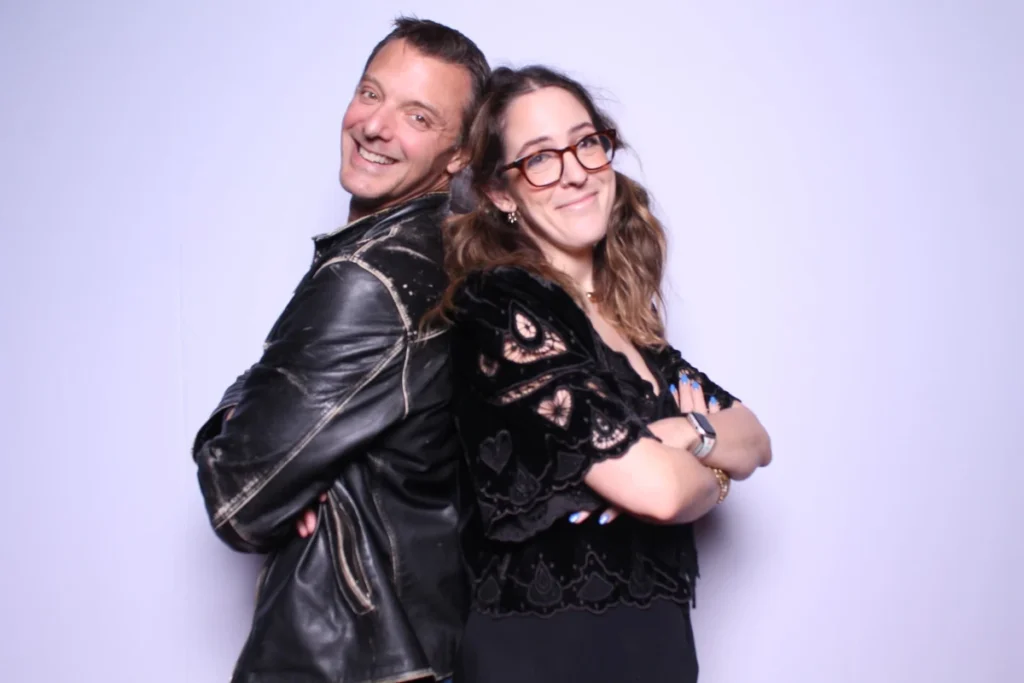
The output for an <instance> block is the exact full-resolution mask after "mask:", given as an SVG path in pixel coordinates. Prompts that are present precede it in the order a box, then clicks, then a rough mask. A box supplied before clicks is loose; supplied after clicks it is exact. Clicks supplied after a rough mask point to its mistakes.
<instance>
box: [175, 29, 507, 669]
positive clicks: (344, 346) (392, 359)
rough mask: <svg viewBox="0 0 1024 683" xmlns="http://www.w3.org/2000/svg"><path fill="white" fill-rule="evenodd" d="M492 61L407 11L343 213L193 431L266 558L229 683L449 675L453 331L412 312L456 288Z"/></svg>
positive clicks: (393, 36)
mask: <svg viewBox="0 0 1024 683" xmlns="http://www.w3.org/2000/svg"><path fill="white" fill-rule="evenodd" d="M488 74H489V68H488V66H487V61H486V59H485V58H484V55H483V54H482V53H481V51H480V50H479V49H478V48H477V46H476V45H475V44H474V43H473V42H472V41H470V40H469V39H468V38H466V37H465V36H463V35H462V34H460V33H458V32H457V31H455V30H453V29H451V28H448V27H446V26H443V25H441V24H437V23H434V22H430V21H420V20H412V19H399V20H398V21H397V22H396V24H395V29H394V30H393V31H392V32H391V33H390V34H389V35H388V36H387V37H386V38H385V39H384V40H383V41H381V42H380V43H379V44H378V45H377V46H376V47H375V48H374V50H373V52H372V53H371V55H370V58H369V59H368V60H367V63H366V66H365V68H364V73H363V75H362V78H361V79H360V81H359V85H358V87H357V88H356V92H355V94H354V95H353V98H352V101H351V102H350V104H349V106H348V109H347V110H346V112H345V116H344V120H343V122H342V131H341V154H342V162H341V172H340V180H341V185H342V187H344V188H345V190H347V191H348V192H349V193H350V194H351V196H352V199H351V204H350V213H349V221H350V222H349V224H348V225H347V226H345V227H344V228H343V229H341V230H338V231H336V232H334V233H331V234H327V235H322V236H319V237H317V238H315V240H314V245H315V253H314V258H313V263H312V266H311V267H310V269H309V271H308V272H307V273H306V275H305V277H304V278H303V279H302V280H301V282H300V283H299V285H298V287H297V289H296V291H295V293H294V296H293V298H292V299H291V301H290V302H289V303H288V305H287V307H286V308H285V310H284V312H283V313H282V314H281V316H280V317H279V318H278V320H277V322H276V323H275V325H274V326H273V328H272V329H271V331H270V334H269V336H268V338H267V341H266V343H265V346H264V352H263V355H262V357H261V358H260V360H259V361H258V362H257V363H256V364H255V365H253V366H252V367H251V368H250V369H249V370H248V371H247V372H246V373H245V374H243V375H242V376H241V377H240V378H239V379H238V380H237V381H236V382H235V383H234V384H233V385H232V386H231V387H230V388H229V389H228V390H227V392H226V393H225V395H224V398H223V399H222V400H221V402H220V405H218V406H217V408H216V410H215V411H214V413H213V415H212V416H211V417H210V419H209V421H208V422H207V423H206V424H205V425H204V426H203V427H202V428H201V429H200V430H199V433H198V435H197V437H196V442H195V446H194V449H193V456H194V458H195V461H196V464H197V465H198V469H199V484H200V488H201V489H202V492H203V497H204V500H205V504H206V509H207V512H208V514H209V516H210V519H211V523H212V525H213V527H214V529H215V530H216V532H217V534H218V536H219V537H220V538H221V539H223V540H224V541H225V542H226V543H227V544H228V545H230V546H231V547H232V548H235V549H236V550H239V551H243V552H255V553H268V557H267V560H266V563H265V565H264V568H263V572H262V573H261V576H260V579H259V585H258V589H257V591H258V592H257V604H256V613H255V616H254V619H253V624H252V629H251V632H250V635H249V638H248V640H247V642H246V644H245V646H244V648H243V650H242V652H241V655H240V656H239V659H238V663H237V665H236V667H235V672H234V676H233V678H232V680H233V681H234V682H236V683H242V682H245V683H256V682H268V683H269V682H270V681H273V682H275V683H277V682H279V681H285V680H287V681H295V682H298V681H303V682H307V681H331V682H332V683H337V682H339V681H352V682H353V683H355V682H357V681H358V682H359V683H364V682H371V681H413V680H440V679H444V678H446V677H447V676H449V675H450V673H451V670H452V665H453V660H454V656H455V652H456V649H457V646H458V639H459V637H460V635H461V630H462V625H463V620H464V618H465V611H466V609H467V606H468V595H467V594H466V591H467V588H466V581H465V577H464V574H463V567H462V562H461V555H460V552H459V548H458V537H457V533H458V514H457V512H458V511H457V509H456V483H455V472H456V468H457V462H458V459H459V458H460V457H461V450H460V447H459V445H458V441H457V437H456V433H455V430H454V426H453V422H452V417H451V415H450V413H449V407H448V403H449V398H450V385H449V379H448V372H449V368H448V358H447V352H448V347H447V339H446V336H445V335H444V334H436V333H434V334H429V335H423V334H421V333H420V332H419V331H418V322H419V319H420V318H421V316H422V315H423V314H424V313H425V312H426V311H427V310H428V309H429V308H430V307H431V306H432V305H433V304H434V303H435V301H436V298H437V297H438V296H439V295H440V294H441V292H442V291H443V290H444V286H445V284H446V281H445V277H444V274H443V270H442V268H441V261H442V248H441V234H440V227H441V222H442V220H443V219H444V217H445V214H446V212H447V211H448V205H449V199H448V197H449V195H448V186H449V183H450V180H451V178H452V176H453V175H455V174H456V173H458V172H459V170H461V169H462V168H463V167H464V166H465V164H466V162H467V160H468V159H467V157H468V153H467V151H466V150H464V149H463V148H462V143H463V140H464V139H465V136H466V134H467V133H468V128H469V124H470V121H471V118H472V115H473V114H474V113H475V109H476V107H477V103H478V100H479V98H480V96H481V94H482V91H483V88H484V85H485V82H486V78H487V76H488ZM307 510H311V511H312V512H309V513H308V519H307V514H304V511H307ZM296 526H298V528H299V530H300V534H296V533H295V529H296Z"/></svg>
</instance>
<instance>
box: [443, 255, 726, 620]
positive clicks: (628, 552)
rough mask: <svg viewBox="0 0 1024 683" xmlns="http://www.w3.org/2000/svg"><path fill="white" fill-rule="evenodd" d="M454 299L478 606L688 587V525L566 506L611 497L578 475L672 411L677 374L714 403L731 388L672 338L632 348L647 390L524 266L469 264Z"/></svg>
mask: <svg viewBox="0 0 1024 683" xmlns="http://www.w3.org/2000/svg"><path fill="white" fill-rule="evenodd" d="M455 304H456V306H457V308H458V311H457V313H456V315H455V325H454V329H453V338H452V343H453V349H452V350H453V363H454V371H455V387H456V389H455V390H456V400H455V406H456V415H457V419H458V425H459V430H460V434H461V438H462V439H463V442H464V444H465V447H466V454H467V474H468V477H467V478H468V480H469V482H470V484H471V490H472V495H473V496H474V498H475V503H476V513H475V514H474V515H471V516H470V519H469V522H468V524H467V530H466V535H465V552H466V557H467V561H468V563H469V566H470V570H471V573H472V577H473V584H474V606H475V609H476V610H477V611H480V612H483V613H485V614H491V615H503V614H510V613H520V614H523V613H526V614H538V615H544V616H546V615H550V614H553V613H555V612H559V611H561V610H564V609H572V608H576V609H584V610H588V611H591V612H602V611H604V610H605V609H607V608H608V607H610V606H612V605H616V604H626V605H636V606H646V605H647V604H649V603H650V602H651V601H652V600H654V599H656V598H668V599H670V600H673V601H676V602H679V603H685V602H688V601H690V600H692V598H693V586H694V581H695V579H696V577H697V573H698V572H697V555H696V549H695V547H694V542H693V532H692V528H691V526H690V525H679V526H663V525H654V524H649V523H645V522H642V521H640V520H638V519H636V518H633V517H631V516H629V515H626V514H623V515H621V516H620V517H619V518H618V519H616V520H615V521H614V522H612V523H611V524H608V525H607V526H602V525H599V524H598V521H597V519H598V515H597V514H593V515H591V517H590V518H589V519H588V520H587V521H585V522H584V523H582V524H579V525H575V524H571V523H570V522H569V521H568V519H567V518H568V516H569V515H570V514H571V513H573V512H576V511H579V510H586V511H598V510H602V509H604V508H605V507H607V503H606V502H604V501H603V500H602V499H601V498H600V497H599V496H598V495H597V494H596V493H595V492H593V491H592V490H591V489H590V488H588V487H587V486H586V484H585V483H584V481H583V479H584V476H585V474H586V473H587V471H588V469H589V468H590V466H591V465H593V464H594V463H597V462H600V461H602V460H604V459H606V458H614V457H618V456H621V455H622V454H624V453H625V452H626V451H628V450H629V448H630V447H631V446H632V445H633V444H634V443H635V442H636V441H637V440H638V439H640V438H641V437H643V436H650V437H652V438H653V434H651V433H650V431H649V430H648V429H647V427H646V425H647V424H649V423H650V422H653V421H655V420H658V419H661V418H664V417H669V416H672V415H678V414H679V410H678V408H677V406H676V404H675V402H674V401H673V400H672V398H671V395H670V393H669V391H668V387H669V385H670V384H672V383H674V382H676V381H677V380H678V378H679V376H680V374H681V373H686V374H688V375H689V376H690V377H694V378H696V379H697V380H698V381H699V382H701V383H702V386H703V388H704V391H705V392H706V395H707V396H708V397H709V398H710V397H711V396H714V397H716V398H717V400H718V401H719V402H720V403H721V404H722V408H728V407H729V406H730V405H731V404H732V402H733V401H734V400H736V399H735V398H734V397H733V396H732V395H730V394H729V393H727V392H726V391H724V390H723V389H722V388H721V387H719V386H718V385H716V384H714V383H713V382H711V381H710V380H709V379H708V378H707V377H706V376H705V375H704V374H703V373H701V372H699V371H698V370H697V369H695V368H694V367H693V366H691V365H690V364H688V363H687V362H686V361H685V360H683V358H682V357H681V356H680V354H679V353H678V352H677V351H676V350H675V349H673V348H671V347H665V348H664V349H662V350H656V349H640V352H641V355H642V356H643V358H644V360H645V361H646V362H647V363H648V366H649V367H650V368H651V370H652V373H653V374H654V376H655V378H656V379H657V381H658V385H659V386H658V395H655V393H654V392H653V391H652V388H651V386H650V384H649V383H647V382H646V381H644V380H643V379H642V378H641V377H640V376H639V375H638V374H637V373H636V372H635V371H634V370H633V368H632V366H631V365H630V364H629V361H628V360H627V359H626V357H625V356H624V355H622V354H620V353H617V352H615V351H613V350H611V349H610V348H609V347H608V346H607V345H605V344H604V343H603V341H602V340H601V338H600V336H599V335H598V334H597V332H596V331H595V330H594V328H593V326H592V325H591V323H590V321H589V319H588V318H587V316H586V314H585V313H584V312H583V311H582V310H581V309H580V308H579V307H578V306H577V305H576V303H575V302H574V301H573V299H572V298H571V297H570V296H569V295H568V294H567V293H566V292H565V291H564V290H563V289H561V288H560V287H559V286H557V285H556V284H554V283H551V282H548V281H546V280H544V279H541V278H539V277H537V276H534V275H531V274H529V273H527V272H526V271H523V270H520V269H516V268H498V269H495V270H492V271H489V272H488V273H486V274H482V273H477V274H474V275H472V276H471V277H470V278H468V279H467V281H466V283H465V284H464V286H463V287H462V288H461V289H460V291H459V294H458V296H457V297H456V300H455Z"/></svg>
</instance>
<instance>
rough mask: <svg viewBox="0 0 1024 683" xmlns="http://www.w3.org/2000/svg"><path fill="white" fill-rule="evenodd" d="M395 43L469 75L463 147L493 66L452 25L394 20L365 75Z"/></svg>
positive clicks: (474, 45) (367, 62) (463, 122)
mask: <svg viewBox="0 0 1024 683" xmlns="http://www.w3.org/2000/svg"><path fill="white" fill-rule="evenodd" d="M395 40H404V41H406V42H407V43H409V45H411V46H413V47H414V48H416V49H417V50H418V51H419V52H421V53H422V54H424V55H426V56H428V57H433V58H435V59H440V60H441V61H442V62H447V63H448V64H454V65H456V66H461V67H462V68H464V69H466V71H468V72H469V76H470V81H471V83H472V88H473V89H472V92H471V93H470V98H469V102H468V103H467V105H466V109H465V111H464V112H463V116H462V129H461V133H460V135H459V145H461V144H462V142H463V141H464V140H465V139H466V136H467V135H468V134H469V127H470V126H471V125H472V123H473V115H474V114H475V113H476V110H477V108H478V107H479V106H480V98H481V97H483V93H484V88H485V87H486V86H487V77H488V76H489V75H490V73H491V67H490V65H488V64H487V58H486V57H484V53H483V52H481V50H480V48H479V47H477V45H476V43H474V42H473V41H472V40H470V39H469V38H467V37H466V36H465V35H463V34H462V33H460V32H458V31H456V30H455V29H453V28H451V27H449V26H445V25H444V24H439V23H437V22H436V21H430V20H429V19H416V18H415V17H399V18H397V19H395V27H394V29H393V30H392V31H391V33H389V34H387V35H386V36H384V39H383V40H381V41H380V42H379V43H377V45H376V46H374V48H373V51H372V52H370V57H369V58H368V59H367V60H366V64H365V65H364V66H363V73H364V74H365V73H366V70H367V69H369V68H370V63H371V62H372V61H373V58H374V57H376V56H377V53H378V52H380V51H381V50H382V49H383V48H384V46H385V45H387V44H388V43H390V42H392V41H395Z"/></svg>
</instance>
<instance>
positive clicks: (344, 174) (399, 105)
mask: <svg viewBox="0 0 1024 683" xmlns="http://www.w3.org/2000/svg"><path fill="white" fill-rule="evenodd" d="M471 92H472V81H471V79H470V75H469V72H468V71H467V70H466V69H464V68H463V67H461V66H456V65H454V64H448V63H447V62H442V61H441V60H438V59H435V58H433V57H428V56H426V55H424V54H422V53H420V52H419V51H417V50H416V48H414V47H412V46H411V45H409V44H408V43H406V42H405V41H404V40H394V41H392V42H390V43H388V44H386V45H385V46H384V47H383V48H382V49H381V50H380V52H378V53H377V56H376V57H374V59H373V61H372V62H370V65H369V66H368V67H367V69H366V73H364V74H363V77H362V79H361V80H360V81H359V85H358V87H357V88H356V92H355V95H354V96H353V98H352V101H351V102H350V103H349V105H348V109H347V110H346V111H345V118H344V119H343V121H342V124H341V172H340V174H339V177H340V180H341V186H342V187H343V188H345V190H346V191H347V192H348V193H349V194H351V195H352V208H351V211H350V219H356V218H359V217H360V216H365V215H367V214H370V213H373V212H375V211H379V210H381V209H384V208H388V207H390V206H395V205H397V204H401V203H402V202H404V201H407V200H409V199H411V198H413V197H417V196H419V195H422V194H424V193H427V192H433V191H439V190H444V189H446V188H447V186H448V181H449V180H450V176H451V175H452V174H454V173H456V172H458V171H459V170H460V169H461V168H462V167H463V166H464V165H465V161H466V160H465V155H464V154H463V153H461V152H460V151H459V150H457V149H456V148H455V145H456V143H457V142H458V137H459V133H460V131H461V127H462V117H463V113H464V112H465V110H466V107H467V106H468V104H469V100H470V97H471Z"/></svg>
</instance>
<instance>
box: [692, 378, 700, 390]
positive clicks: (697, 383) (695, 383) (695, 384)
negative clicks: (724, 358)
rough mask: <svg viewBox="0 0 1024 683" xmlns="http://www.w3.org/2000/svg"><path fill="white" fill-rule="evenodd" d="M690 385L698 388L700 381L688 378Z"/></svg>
mask: <svg viewBox="0 0 1024 683" xmlns="http://www.w3.org/2000/svg"><path fill="white" fill-rule="evenodd" d="M690 386H691V387H693V388H694V389H700V382H698V381H697V380H695V379H693V380H690Z"/></svg>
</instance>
